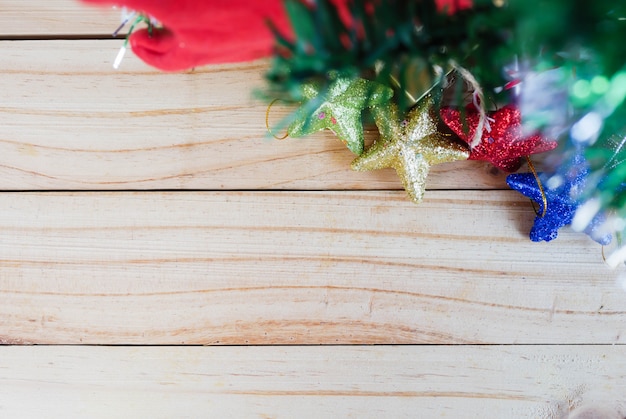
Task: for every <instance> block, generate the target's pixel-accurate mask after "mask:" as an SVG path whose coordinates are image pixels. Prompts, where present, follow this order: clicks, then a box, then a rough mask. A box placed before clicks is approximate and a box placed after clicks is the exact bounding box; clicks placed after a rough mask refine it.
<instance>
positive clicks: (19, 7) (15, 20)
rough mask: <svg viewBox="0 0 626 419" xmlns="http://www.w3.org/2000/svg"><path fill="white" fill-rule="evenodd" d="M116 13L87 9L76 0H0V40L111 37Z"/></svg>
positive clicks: (111, 10) (118, 12) (118, 20)
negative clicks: (11, 38)
mask: <svg viewBox="0 0 626 419" xmlns="http://www.w3.org/2000/svg"><path fill="white" fill-rule="evenodd" d="M119 24H120V11H117V10H113V9H112V8H95V7H87V6H84V5H83V4H81V2H80V1H79V0H45V1H37V0H2V1H0V38H2V37H5V38H6V37H33V36H37V37H50V38H54V37H58V36H77V35H78V36H86V35H90V36H93V35H101V36H108V37H110V36H111V33H112V32H113V31H114V30H115V28H116V27H117V26H118V25H119Z"/></svg>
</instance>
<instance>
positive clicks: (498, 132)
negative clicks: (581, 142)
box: [441, 105, 557, 172]
mask: <svg viewBox="0 0 626 419" xmlns="http://www.w3.org/2000/svg"><path fill="white" fill-rule="evenodd" d="M489 117H490V119H489V120H486V121H485V127H484V128H483V135H482V138H481V140H480V142H479V143H478V144H477V145H476V146H474V147H473V148H472V150H471V152H470V157H469V158H470V160H485V161H488V162H491V164H493V165H494V166H496V167H497V168H499V169H502V170H504V171H507V172H514V171H516V170H517V169H519V168H520V166H521V158H522V157H525V156H529V155H531V154H536V153H543V152H545V151H550V150H552V149H554V148H555V147H556V146H557V143H556V142H554V141H546V140H545V139H544V138H543V137H542V136H541V135H540V134H533V135H530V136H527V137H524V136H523V134H522V117H521V114H520V111H519V109H517V108H516V107H514V106H512V105H507V106H505V107H503V108H501V109H499V110H497V111H495V112H492V113H491V114H490V115H489ZM441 118H442V119H443V121H444V122H445V123H446V124H447V125H448V126H449V127H450V128H451V129H452V131H454V133H455V134H456V135H458V136H459V137H460V138H461V140H463V141H465V142H466V143H467V144H471V142H472V139H473V138H474V134H475V133H476V128H477V127H478V122H479V120H480V115H479V113H478V111H477V110H476V108H475V107H474V106H473V105H470V106H469V107H468V108H467V110H466V112H465V120H466V128H465V129H464V127H463V121H462V120H461V111H460V110H459V109H454V108H449V107H443V108H441Z"/></svg>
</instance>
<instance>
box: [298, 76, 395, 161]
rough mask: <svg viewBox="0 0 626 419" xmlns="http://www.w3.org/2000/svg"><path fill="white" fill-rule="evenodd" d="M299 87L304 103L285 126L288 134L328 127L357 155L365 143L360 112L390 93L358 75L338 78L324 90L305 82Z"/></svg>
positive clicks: (306, 132)
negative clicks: (289, 123)
mask: <svg viewBox="0 0 626 419" xmlns="http://www.w3.org/2000/svg"><path fill="white" fill-rule="evenodd" d="M302 89H303V91H302V94H303V96H304V98H305V99H307V102H305V103H304V104H303V105H302V106H301V107H300V108H299V109H298V111H297V112H296V115H295V119H294V121H293V122H292V123H291V125H290V126H289V127H288V128H287V133H288V134H289V136H291V137H304V136H306V135H309V134H312V133H314V132H317V131H321V130H323V129H326V128H328V129H330V130H332V131H333V132H334V133H335V135H337V137H338V138H339V139H340V140H341V141H342V142H343V143H344V144H346V146H347V147H348V148H349V149H350V151H352V152H353V153H354V154H357V155H358V154H361V153H362V152H363V144H364V140H363V122H362V121H361V112H362V111H363V110H364V109H366V108H370V107H373V106H377V105H380V104H383V103H385V102H388V101H389V99H391V97H392V96H393V90H392V89H391V88H389V87H387V86H384V85H382V84H380V83H376V82H373V81H369V80H365V79H359V78H357V79H353V78H344V77H337V78H335V80H334V81H333V82H332V83H331V84H330V86H329V87H328V89H327V90H325V91H324V90H322V88H321V87H320V85H319V84H316V83H306V84H304V85H303V87H302Z"/></svg>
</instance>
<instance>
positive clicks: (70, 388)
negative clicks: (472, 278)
mask: <svg viewBox="0 0 626 419" xmlns="http://www.w3.org/2000/svg"><path fill="white" fill-rule="evenodd" d="M625 360H626V348H625V347H624V346H584V347H571V346H530V347H523V346H522V347H520V346H514V347H510V346H503V347H498V346H487V347H484V346H464V347H441V346H408V347H407V346H404V347H392V346H385V347H376V346H370V347H220V348H216V347H213V348H207V347H186V348H185V347H177V348H176V347H174V348H167V347H165V348H164V347H147V348H123V347H4V348H0V412H2V414H3V416H5V417H43V418H46V417H81V418H100V417H103V418H104V417H107V418H110V417H151V418H171V417H177V418H186V417H220V418H231V417H232V418H242V417H259V418H293V417H299V418H320V417H333V418H344V417H345V418H347V417H354V418H381V417H393V418H401V417H402V418H404V417H406V418H416V417H419V418H434V417H453V418H457V417H462V418H481V419H482V418H533V419H564V418H567V417H568V416H567V414H568V412H569V411H571V410H575V409H576V408H578V407H580V406H579V405H581V404H586V405H587V406H603V407H605V408H611V409H614V411H622V413H623V409H624V406H620V405H619V402H620V398H621V397H622V396H623V394H625V393H626V384H625V382H624V380H623V377H624V376H625V375H626V361H625ZM35 401H36V402H35ZM598 417H599V416H598ZM607 418H608V417H607Z"/></svg>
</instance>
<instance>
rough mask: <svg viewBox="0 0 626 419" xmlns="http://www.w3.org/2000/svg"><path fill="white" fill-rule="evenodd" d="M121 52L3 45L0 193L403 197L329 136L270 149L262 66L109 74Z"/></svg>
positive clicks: (484, 183) (433, 181)
mask: <svg viewBox="0 0 626 419" xmlns="http://www.w3.org/2000/svg"><path fill="white" fill-rule="evenodd" d="M120 45H121V42H120V41H93V40H91V41H21V42H0V54H2V56H3V60H2V62H1V63H0V90H1V91H2V92H3V100H2V104H1V105H0V189H5V190H26V189H29V190H33V189H34V190H50V189H56V190H58V189H61V190H68V189H69V190H77V189H81V190H84V189H87V190H89V189H91V190H93V189H97V190H102V189H111V190H112V189H212V190H215V189H226V190H232V189H304V190H328V189H398V188H399V187H400V183H399V181H398V180H397V178H396V175H395V173H394V172H393V171H392V170H386V171H378V172H371V173H356V172H353V171H351V170H350V168H349V165H350V162H351V160H352V159H353V157H354V156H353V155H352V154H351V153H350V152H349V151H348V150H347V149H346V148H345V147H344V146H343V145H342V144H341V143H340V142H339V141H337V140H336V139H335V138H334V137H333V136H332V135H331V134H327V133H320V134H318V135H313V136H311V137H309V138H306V139H289V140H285V141H276V140H274V139H271V138H268V134H267V133H266V129H265V112H266V105H265V104H264V103H262V102H260V101H255V100H254V99H253V97H252V91H253V90H254V89H255V88H261V87H262V86H263V80H262V77H263V73H264V70H265V68H266V63H263V62H256V63H250V64H242V65H230V66H215V67H209V68H203V69H199V70H197V71H195V72H189V73H184V74H164V73H159V72H157V71H154V70H152V69H149V68H148V67H147V66H146V65H145V64H143V63H141V62H140V61H139V60H138V59H137V58H135V57H133V56H132V54H128V55H127V58H126V59H125V61H124V62H123V63H122V68H121V70H119V71H115V70H113V69H112V68H111V63H112V61H113V59H114V58H115V56H116V54H117V51H118V49H119V48H120ZM285 112H286V109H281V108H280V106H276V107H275V108H273V111H272V119H274V120H275V121H279V120H280V119H281V117H282V116H284V115H285ZM372 135H373V133H371V134H370V135H369V136H368V141H371V140H373V137H372ZM428 187H429V188H432V189H484V188H505V187H506V185H505V183H504V175H502V174H501V173H495V172H493V167H491V166H490V165H488V164H483V163H478V162H458V163H454V164H445V165H440V166H438V167H436V168H435V169H434V170H433V172H432V174H431V176H430V178H429V182H428Z"/></svg>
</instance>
